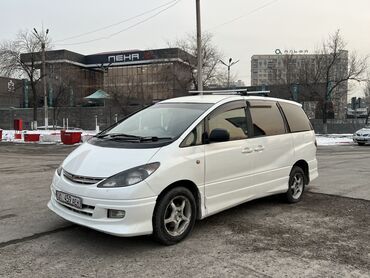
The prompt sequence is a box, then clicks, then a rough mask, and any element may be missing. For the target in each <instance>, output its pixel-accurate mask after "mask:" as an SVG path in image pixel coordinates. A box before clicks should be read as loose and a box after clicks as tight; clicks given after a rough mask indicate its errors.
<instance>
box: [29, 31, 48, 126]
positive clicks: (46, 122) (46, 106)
mask: <svg viewBox="0 0 370 278" xmlns="http://www.w3.org/2000/svg"><path fill="white" fill-rule="evenodd" d="M33 31H34V32H35V33H34V35H35V37H36V38H37V39H38V40H39V41H40V43H41V51H42V52H41V59H42V74H41V76H42V84H43V87H44V117H45V119H44V125H45V129H48V127H49V117H48V95H47V88H46V65H45V43H46V38H47V35H48V33H49V29H46V32H45V35H44V31H43V32H42V35H39V33H38V32H37V30H36V28H33Z"/></svg>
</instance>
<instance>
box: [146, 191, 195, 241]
mask: <svg viewBox="0 0 370 278" xmlns="http://www.w3.org/2000/svg"><path fill="white" fill-rule="evenodd" d="M196 215H197V206H196V202H195V198H194V196H193V194H192V193H191V192H190V190H188V189H187V188H185V187H175V188H173V189H171V190H170V191H168V192H167V193H165V194H164V195H163V196H162V197H160V199H159V200H158V201H157V204H156V207H155V209H154V214H153V236H154V238H155V239H156V240H157V241H158V242H160V243H162V244H164V245H172V244H176V243H178V242H180V241H181V240H183V239H184V238H186V237H187V236H188V235H189V234H190V232H191V231H192V229H193V227H194V224H195V220H196Z"/></svg>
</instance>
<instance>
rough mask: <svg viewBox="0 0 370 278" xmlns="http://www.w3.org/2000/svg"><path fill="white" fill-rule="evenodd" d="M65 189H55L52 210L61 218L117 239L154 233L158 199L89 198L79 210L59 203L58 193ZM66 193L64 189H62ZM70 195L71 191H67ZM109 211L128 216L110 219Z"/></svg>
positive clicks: (52, 195)
mask: <svg viewBox="0 0 370 278" xmlns="http://www.w3.org/2000/svg"><path fill="white" fill-rule="evenodd" d="M56 189H57V190H62V189H59V188H55V186H54V185H52V186H51V191H52V192H51V199H50V201H49V203H48V207H49V209H50V210H52V211H53V212H55V213H56V214H57V215H59V216H60V217H62V218H64V219H66V220H68V221H70V222H73V223H76V224H79V225H82V226H86V227H89V228H91V229H94V230H97V231H101V232H104V233H107V234H111V235H115V236H137V235H146V234H152V232H153V226H152V215H153V211H154V207H155V202H156V197H149V198H143V199H134V200H105V199H94V198H88V197H81V196H78V195H76V194H73V193H72V195H75V196H78V197H81V198H82V203H83V207H82V209H77V208H74V207H72V206H69V205H67V204H64V203H60V202H59V201H57V199H56V196H55V192H56ZM62 191H63V190H62ZM67 193H68V192H67ZM108 209H115V210H124V211H125V217H124V218H120V219H114V218H108V216H107V214H108V213H107V212H108Z"/></svg>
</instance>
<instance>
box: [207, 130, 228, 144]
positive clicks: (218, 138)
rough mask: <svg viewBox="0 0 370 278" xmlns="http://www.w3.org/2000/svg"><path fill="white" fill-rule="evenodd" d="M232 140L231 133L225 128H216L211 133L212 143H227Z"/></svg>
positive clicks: (209, 139) (210, 140) (210, 139)
mask: <svg viewBox="0 0 370 278" xmlns="http://www.w3.org/2000/svg"><path fill="white" fill-rule="evenodd" d="M229 140H230V133H229V132H228V131H227V130H226V129H223V128H215V129H213V130H212V131H211V134H210V135H209V138H208V141H209V142H210V143H212V142H226V141H229Z"/></svg>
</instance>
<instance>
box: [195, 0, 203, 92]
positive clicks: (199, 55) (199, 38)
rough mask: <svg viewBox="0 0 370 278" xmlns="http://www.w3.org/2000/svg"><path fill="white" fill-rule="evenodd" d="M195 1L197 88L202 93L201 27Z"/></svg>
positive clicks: (197, 1) (198, 0) (197, 5)
mask: <svg viewBox="0 0 370 278" xmlns="http://www.w3.org/2000/svg"><path fill="white" fill-rule="evenodd" d="M195 1H196V9H197V58H198V61H197V63H198V66H197V74H198V88H197V90H198V91H200V94H201V95H203V71H202V64H203V59H202V28H201V20H200V0H195Z"/></svg>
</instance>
